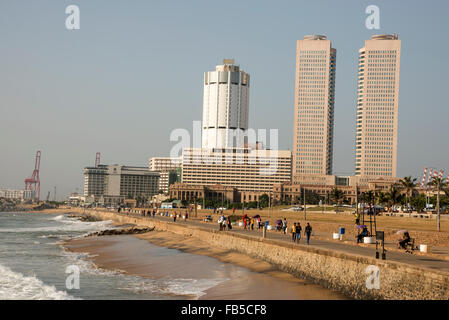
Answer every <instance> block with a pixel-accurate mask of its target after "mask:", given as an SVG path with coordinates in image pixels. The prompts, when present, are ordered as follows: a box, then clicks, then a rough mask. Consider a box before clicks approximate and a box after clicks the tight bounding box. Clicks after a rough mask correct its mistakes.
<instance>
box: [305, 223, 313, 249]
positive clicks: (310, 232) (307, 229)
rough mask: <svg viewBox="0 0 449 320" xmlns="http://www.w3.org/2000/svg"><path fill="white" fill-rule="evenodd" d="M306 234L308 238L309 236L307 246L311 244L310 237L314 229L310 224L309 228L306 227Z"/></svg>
mask: <svg viewBox="0 0 449 320" xmlns="http://www.w3.org/2000/svg"><path fill="white" fill-rule="evenodd" d="M304 232H305V233H306V236H307V244H309V242H310V235H311V234H312V227H311V226H310V224H309V223H308V222H307V226H306V229H305V230H304Z"/></svg>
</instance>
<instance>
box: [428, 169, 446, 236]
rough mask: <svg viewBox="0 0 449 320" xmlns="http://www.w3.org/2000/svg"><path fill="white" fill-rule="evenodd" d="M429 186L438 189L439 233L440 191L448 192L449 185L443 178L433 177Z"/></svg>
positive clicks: (438, 217)
mask: <svg viewBox="0 0 449 320" xmlns="http://www.w3.org/2000/svg"><path fill="white" fill-rule="evenodd" d="M429 184H430V185H431V186H434V187H435V188H436V189H437V223H438V231H440V191H441V190H446V189H447V187H448V183H447V182H446V181H445V179H443V178H438V177H433V178H432V181H430V183H429ZM445 192H446V191H445Z"/></svg>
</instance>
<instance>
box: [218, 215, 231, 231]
mask: <svg viewBox="0 0 449 320" xmlns="http://www.w3.org/2000/svg"><path fill="white" fill-rule="evenodd" d="M218 227H219V230H220V231H225V230H226V229H227V230H231V229H232V224H231V217H230V216H229V217H227V218H226V217H225V216H224V215H223V214H222V215H221V216H220V218H218Z"/></svg>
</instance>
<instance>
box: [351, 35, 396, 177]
mask: <svg viewBox="0 0 449 320" xmlns="http://www.w3.org/2000/svg"><path fill="white" fill-rule="evenodd" d="M400 60H401V40H399V38H398V36H397V35H375V36H372V37H371V39H370V40H366V41H365V46H364V47H363V48H361V49H360V50H359V75H358V83H357V120H356V138H355V175H356V176H374V177H377V176H379V177H380V176H385V177H396V163H397V133H398V103H399V67H400Z"/></svg>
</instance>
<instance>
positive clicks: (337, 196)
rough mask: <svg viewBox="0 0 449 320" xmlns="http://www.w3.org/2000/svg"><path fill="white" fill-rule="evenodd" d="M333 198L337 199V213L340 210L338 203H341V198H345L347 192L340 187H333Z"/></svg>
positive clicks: (331, 194)
mask: <svg viewBox="0 0 449 320" xmlns="http://www.w3.org/2000/svg"><path fill="white" fill-rule="evenodd" d="M330 196H331V198H332V199H333V200H334V201H335V204H336V206H335V213H337V211H338V205H339V204H340V202H341V200H343V199H344V197H345V194H344V192H343V191H342V190H340V189H338V188H334V189H332V191H331V193H330Z"/></svg>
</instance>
